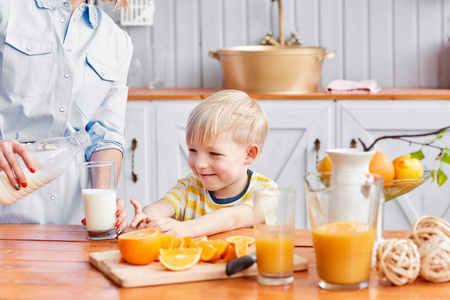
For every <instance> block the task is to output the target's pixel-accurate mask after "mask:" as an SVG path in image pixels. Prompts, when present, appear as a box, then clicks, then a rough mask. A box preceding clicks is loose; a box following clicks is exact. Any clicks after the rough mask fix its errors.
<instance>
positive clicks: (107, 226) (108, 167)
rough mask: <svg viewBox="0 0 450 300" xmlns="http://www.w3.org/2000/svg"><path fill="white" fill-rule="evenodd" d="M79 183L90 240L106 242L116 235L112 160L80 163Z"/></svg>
mask: <svg viewBox="0 0 450 300" xmlns="http://www.w3.org/2000/svg"><path fill="white" fill-rule="evenodd" d="M80 182H81V190H82V193H83V200H84V212H85V214H86V227H87V231H88V238H89V239H91V240H107V239H114V238H116V237H117V234H116V225H115V222H116V186H115V182H116V181H115V167H114V162H113V161H95V162H86V163H83V164H80Z"/></svg>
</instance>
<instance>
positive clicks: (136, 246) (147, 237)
mask: <svg viewBox="0 0 450 300" xmlns="http://www.w3.org/2000/svg"><path fill="white" fill-rule="evenodd" d="M160 236H161V233H160V232H159V230H158V229H157V228H145V229H140V230H135V231H130V232H127V233H124V234H121V235H119V238H118V240H117V243H118V246H119V250H120V254H121V255H122V258H123V259H124V260H125V261H126V262H127V263H130V264H133V265H147V264H149V263H151V262H152V261H154V260H155V259H156V258H157V257H158V254H159V249H160V248H161V239H160Z"/></svg>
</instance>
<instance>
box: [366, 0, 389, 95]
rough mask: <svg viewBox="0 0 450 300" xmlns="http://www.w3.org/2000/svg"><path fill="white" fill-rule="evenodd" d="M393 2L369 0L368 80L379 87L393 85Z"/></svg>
mask: <svg viewBox="0 0 450 300" xmlns="http://www.w3.org/2000/svg"><path fill="white" fill-rule="evenodd" d="M392 2H393V0H370V6H369V12H370V14H369V19H370V20H369V33H368V34H369V66H370V67H369V68H370V73H369V78H371V79H374V80H376V81H377V82H378V84H379V85H380V86H385V87H392V86H393V85H394V62H393V49H394V48H393V47H394V46H393V44H394V35H393V30H392V28H393V15H394V13H393V3H392Z"/></svg>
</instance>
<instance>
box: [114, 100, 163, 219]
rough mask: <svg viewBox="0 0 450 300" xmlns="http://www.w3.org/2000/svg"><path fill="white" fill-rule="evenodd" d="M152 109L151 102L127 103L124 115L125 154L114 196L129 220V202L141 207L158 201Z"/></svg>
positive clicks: (130, 217)
mask: <svg viewBox="0 0 450 300" xmlns="http://www.w3.org/2000/svg"><path fill="white" fill-rule="evenodd" d="M153 115H154V108H153V105H152V102H151V101H129V102H128V104H127V111H126V127H125V152H124V155H123V161H122V170H121V173H120V179H119V183H118V186H117V196H118V197H120V198H123V199H125V202H126V208H127V210H128V219H129V220H131V219H132V217H133V216H134V208H133V206H132V205H131V204H130V202H129V200H130V199H131V198H133V199H136V200H137V201H139V203H140V204H141V205H142V206H145V205H147V204H149V203H152V202H154V201H156V200H157V198H156V193H155V188H154V186H155V178H154V172H153V170H152V166H154V161H155V159H154V155H155V151H154V140H155V139H154V116H153Z"/></svg>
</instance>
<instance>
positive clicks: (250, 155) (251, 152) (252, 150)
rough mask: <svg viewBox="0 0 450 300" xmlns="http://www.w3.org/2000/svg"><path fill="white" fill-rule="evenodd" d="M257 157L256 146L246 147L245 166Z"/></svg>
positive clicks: (257, 149) (257, 147)
mask: <svg viewBox="0 0 450 300" xmlns="http://www.w3.org/2000/svg"><path fill="white" fill-rule="evenodd" d="M258 156H259V146H258V145H257V144H251V145H250V146H248V147H247V157H246V158H245V164H247V165H249V164H251V163H252V162H254V161H255V160H256V159H257V158H258Z"/></svg>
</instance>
